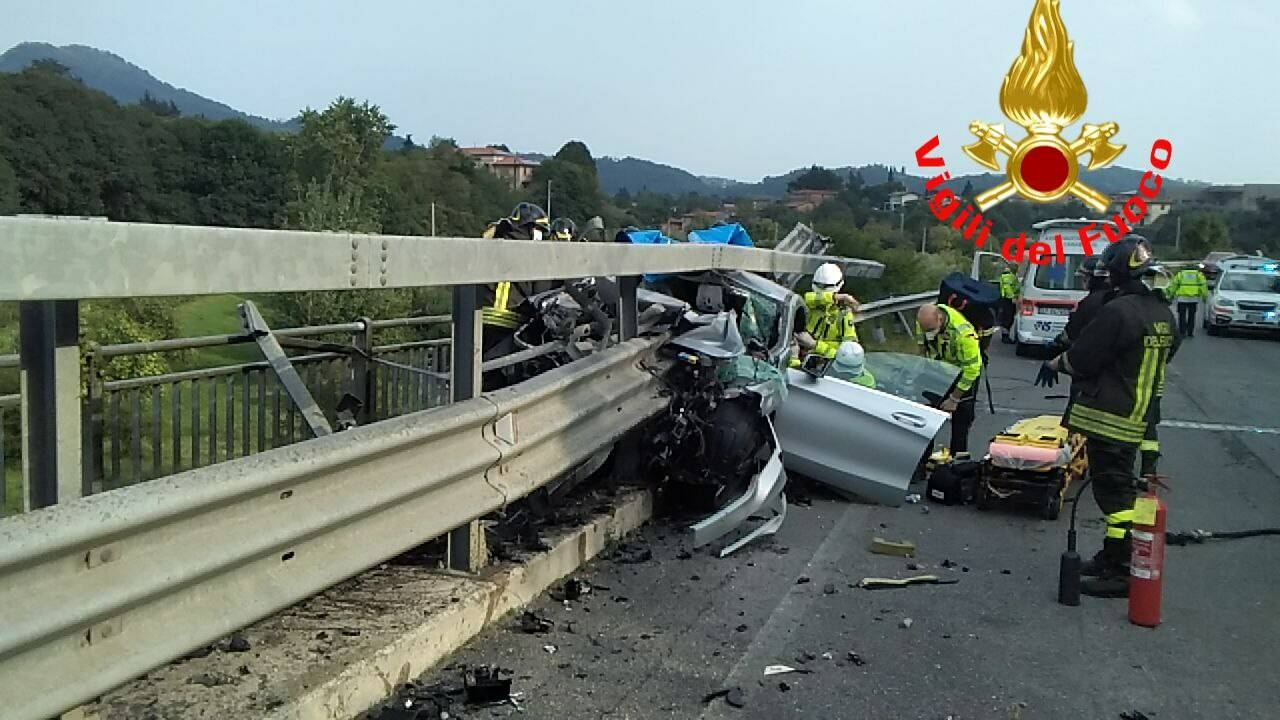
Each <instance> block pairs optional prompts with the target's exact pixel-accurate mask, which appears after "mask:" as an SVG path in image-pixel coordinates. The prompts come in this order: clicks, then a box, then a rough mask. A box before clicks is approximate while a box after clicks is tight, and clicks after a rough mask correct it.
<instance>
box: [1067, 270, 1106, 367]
mask: <svg viewBox="0 0 1280 720" xmlns="http://www.w3.org/2000/svg"><path fill="white" fill-rule="evenodd" d="M1079 273H1080V275H1082V276H1084V282H1085V288H1086V289H1087V290H1088V291H1089V294H1088V295H1086V296H1084V299H1082V300H1081V301H1080V302H1079V303H1078V304H1077V305H1076V309H1075V310H1072V311H1071V317H1069V318H1067V328H1066V329H1065V330H1063V334H1064V337H1063V340H1062V341H1060V343H1061V344H1063V345H1065V347H1064V348H1063V349H1064V350H1065V349H1066V348H1069V347H1071V343H1072V342H1073V341H1075V340H1076V339H1078V338H1079V337H1080V333H1081V332H1083V331H1084V328H1085V326H1087V325H1088V324H1089V323H1091V322H1093V319H1094V318H1095V317H1097V316H1098V311H1099V310H1101V309H1102V306H1103V305H1105V304H1106V302H1107V301H1108V300H1110V299H1111V297H1112V295H1111V293H1112V287H1111V283H1109V282H1107V269H1106V267H1104V266H1103V265H1102V259H1101V258H1099V257H1098V256H1096V255H1093V256H1090V257H1087V258H1085V259H1084V262H1082V263H1080V270H1079Z"/></svg>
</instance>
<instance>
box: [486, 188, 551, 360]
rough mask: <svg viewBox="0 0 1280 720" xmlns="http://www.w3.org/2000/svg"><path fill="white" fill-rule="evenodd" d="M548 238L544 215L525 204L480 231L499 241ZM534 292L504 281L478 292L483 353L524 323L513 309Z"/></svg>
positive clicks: (530, 205) (530, 285)
mask: <svg viewBox="0 0 1280 720" xmlns="http://www.w3.org/2000/svg"><path fill="white" fill-rule="evenodd" d="M550 235H551V222H550V220H548V219H547V213H546V211H544V210H543V209H542V208H540V207H538V206H537V205H534V204H533V203H528V202H522V203H520V204H519V205H517V206H516V207H515V209H514V210H512V211H511V215H510V216H508V217H504V218H502V219H501V220H498V221H496V222H492V223H489V226H488V227H487V228H485V231H484V237H486V238H491V239H492V238H496V239H500V240H542V239H544V238H547V237H549V236H550ZM535 292H536V288H534V287H533V286H532V284H530V283H512V282H506V281H503V282H499V283H497V284H495V285H489V286H486V287H485V288H483V289H482V291H481V293H480V303H481V305H480V307H481V318H482V320H483V322H484V329H485V332H484V350H485V352H486V353H490V351H493V350H494V348H496V347H497V346H499V345H500V344H502V343H503V341H504V340H507V339H508V338H510V337H511V335H512V334H513V333H514V332H515V331H516V330H517V329H519V327H520V325H522V324H523V323H524V320H525V318H524V317H523V316H522V315H521V314H520V313H519V312H518V311H517V308H518V307H519V306H520V304H521V303H522V302H524V299H525V298H526V297H529V296H530V295H532V294H534V293H535ZM499 354H505V353H501V352H499Z"/></svg>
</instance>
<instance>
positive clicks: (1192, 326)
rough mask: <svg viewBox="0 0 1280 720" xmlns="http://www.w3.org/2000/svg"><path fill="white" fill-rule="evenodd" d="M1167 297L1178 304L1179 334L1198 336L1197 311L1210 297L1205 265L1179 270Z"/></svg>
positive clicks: (1170, 285)
mask: <svg viewBox="0 0 1280 720" xmlns="http://www.w3.org/2000/svg"><path fill="white" fill-rule="evenodd" d="M1165 297H1167V298H1169V300H1171V301H1173V302H1176V303H1177V304H1178V334H1179V335H1183V336H1185V337H1193V336H1194V335H1195V334H1196V309H1197V308H1199V307H1200V303H1201V301H1203V300H1206V299H1208V297H1209V281H1208V280H1206V279H1205V277H1204V265H1203V264H1202V263H1197V264H1196V266H1195V267H1189V268H1183V269H1181V270H1179V271H1178V272H1177V273H1176V274H1175V275H1174V276H1173V279H1172V280H1170V281H1169V287H1168V288H1167V289H1166V290H1165Z"/></svg>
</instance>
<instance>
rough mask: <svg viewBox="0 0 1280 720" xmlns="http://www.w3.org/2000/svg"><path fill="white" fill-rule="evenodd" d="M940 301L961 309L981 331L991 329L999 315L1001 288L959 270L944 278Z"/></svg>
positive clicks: (966, 317)
mask: <svg viewBox="0 0 1280 720" xmlns="http://www.w3.org/2000/svg"><path fill="white" fill-rule="evenodd" d="M938 302H940V303H942V304H944V305H950V306H951V307H953V308H955V309H956V310H959V311H960V313H961V314H962V315H964V316H965V319H967V320H968V321H969V322H971V323H973V326H974V327H975V328H977V329H978V330H979V331H982V330H989V329H991V328H993V327H995V326H996V320H997V318H998V317H999V310H1000V288H998V287H996V286H995V285H994V284H992V283H989V282H983V281H981V280H975V279H973V278H971V277H969V276H968V275H965V274H964V273H962V272H959V271H957V272H953V273H951V274H950V275H948V276H946V277H945V278H943V279H942V285H941V286H940V287H939V288H938Z"/></svg>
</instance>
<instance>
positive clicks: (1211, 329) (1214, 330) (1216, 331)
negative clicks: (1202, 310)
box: [1205, 325, 1222, 337]
mask: <svg viewBox="0 0 1280 720" xmlns="http://www.w3.org/2000/svg"><path fill="white" fill-rule="evenodd" d="M1205 332H1207V333H1209V334H1210V335H1212V336H1214V337H1217V336H1219V335H1221V334H1222V328H1220V327H1218V326H1217V325H1209V326H1208V327H1206V328H1205Z"/></svg>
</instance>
